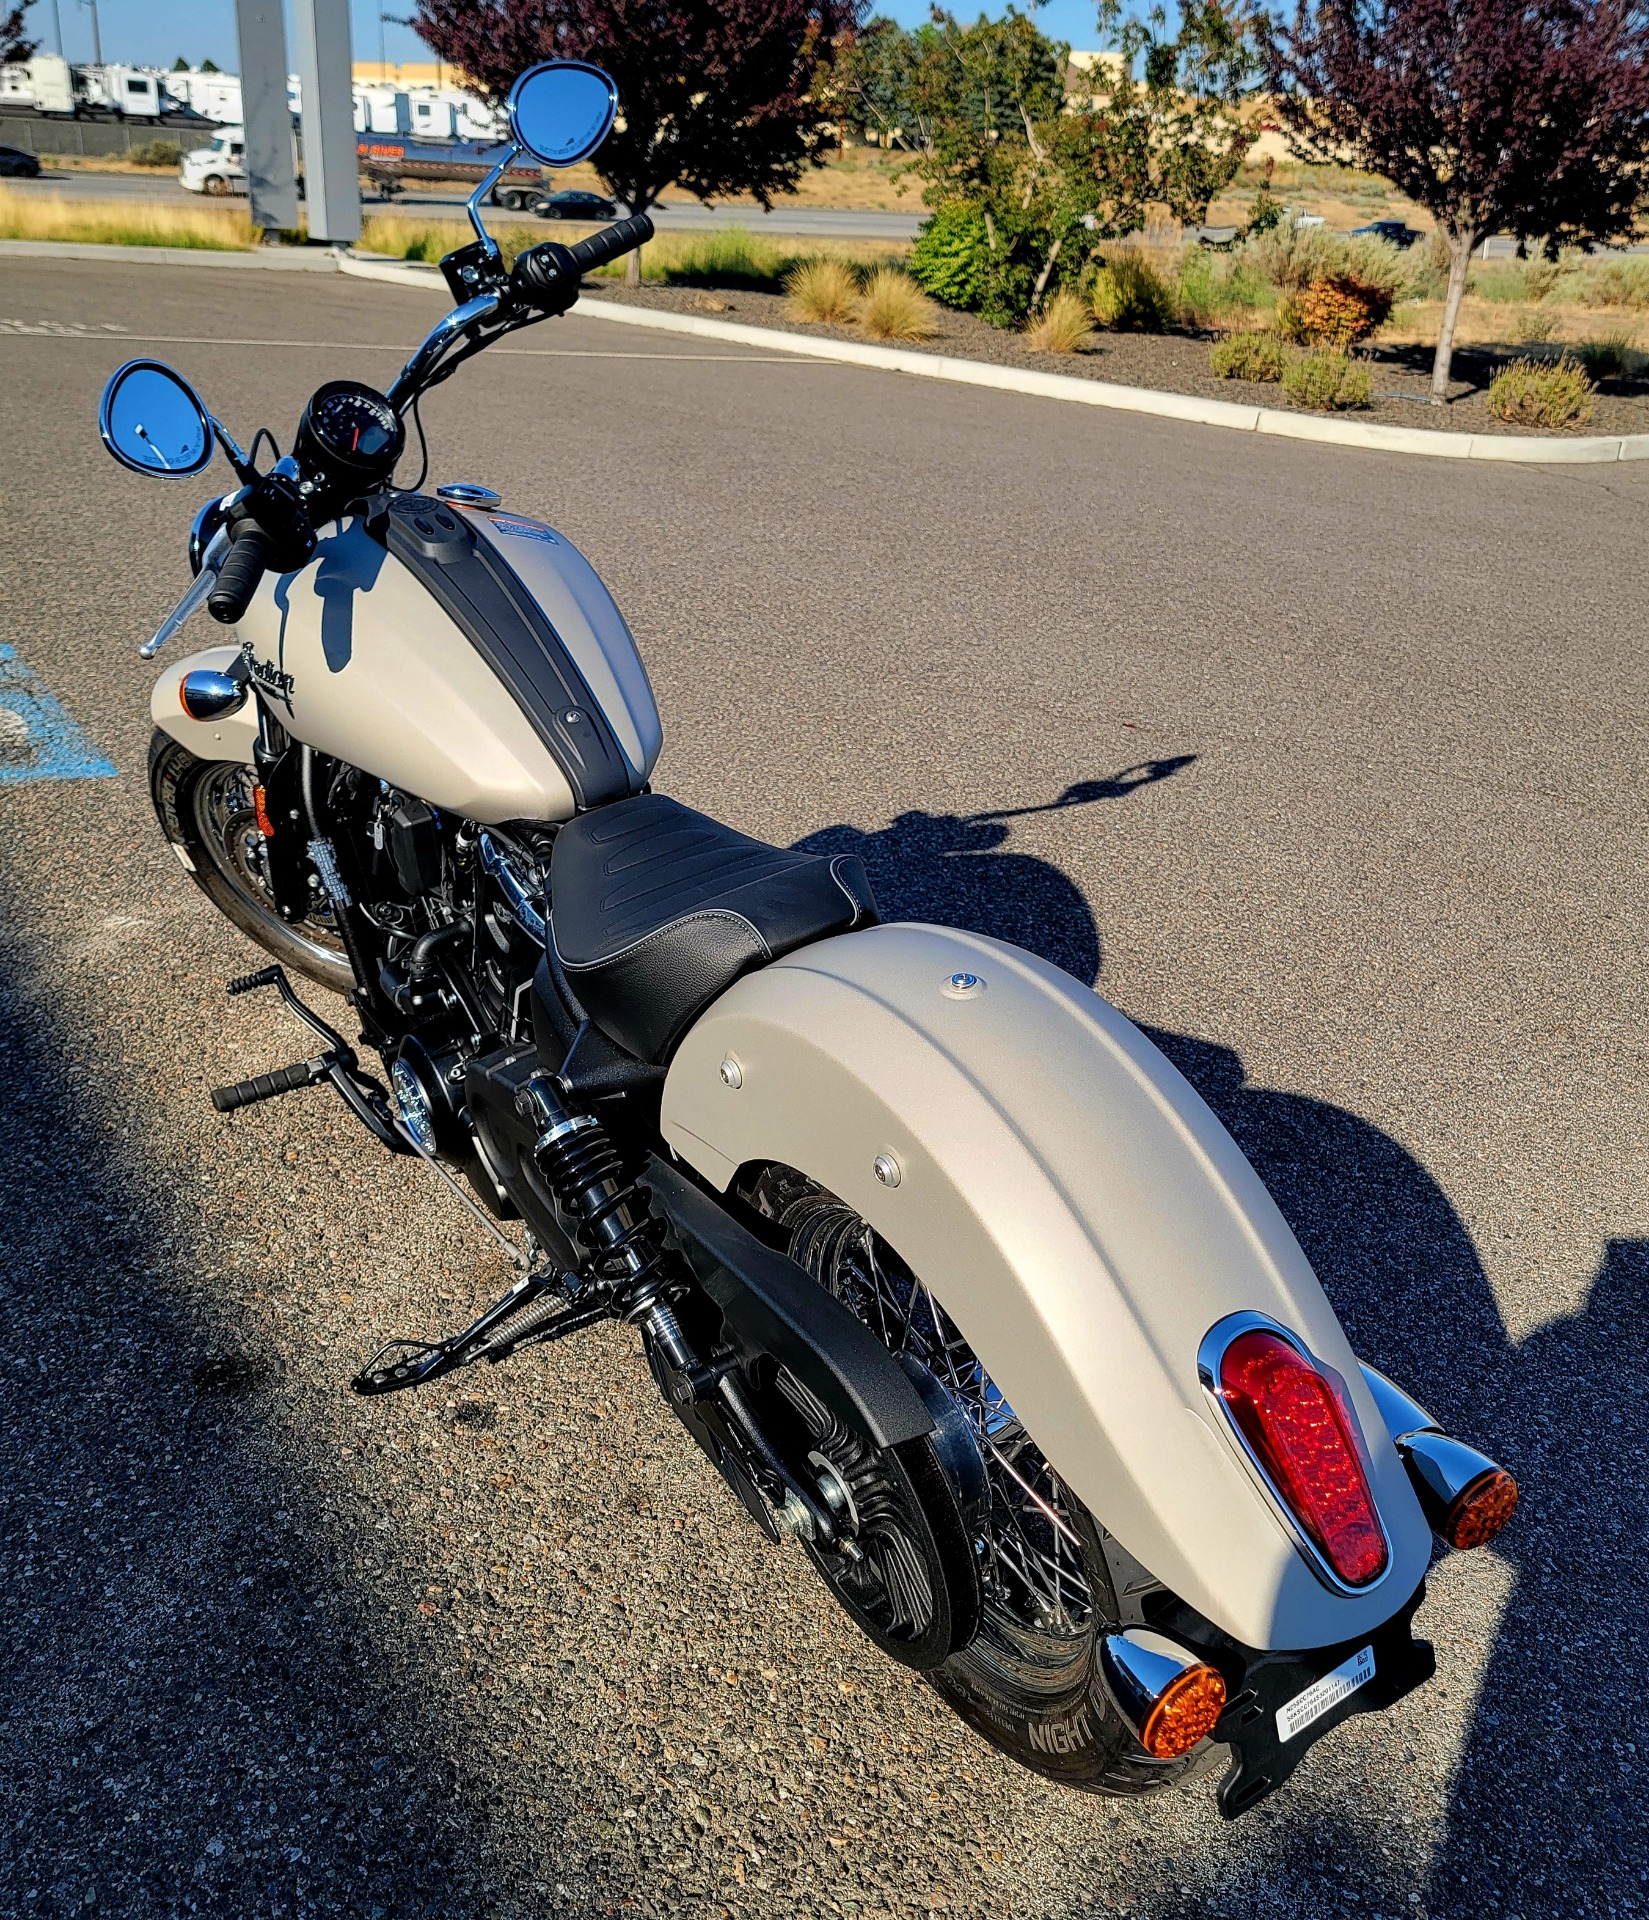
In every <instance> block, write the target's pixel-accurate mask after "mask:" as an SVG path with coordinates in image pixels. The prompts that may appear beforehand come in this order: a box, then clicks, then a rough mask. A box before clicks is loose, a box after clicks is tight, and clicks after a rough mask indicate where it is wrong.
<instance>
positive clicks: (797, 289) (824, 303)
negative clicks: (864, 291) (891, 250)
mask: <svg viewBox="0 0 1649 1920" xmlns="http://www.w3.org/2000/svg"><path fill="white" fill-rule="evenodd" d="M784 290H785V292H786V293H787V294H788V295H789V296H790V301H789V306H790V312H791V314H792V315H793V316H794V317H795V318H796V319H798V320H811V321H814V322H816V323H817V324H819V325H821V326H823V325H829V324H831V323H836V324H840V323H841V322H843V321H847V320H851V319H852V318H853V308H854V304H855V302H856V301H857V300H858V298H859V282H858V280H857V279H856V278H855V277H854V275H853V273H852V271H851V270H850V269H849V268H847V267H844V266H843V265H842V263H841V261H840V260H804V261H803V262H802V264H801V265H800V266H799V267H794V268H792V270H791V271H790V272H789V273H788V274H787V275H786V276H785V282H784Z"/></svg>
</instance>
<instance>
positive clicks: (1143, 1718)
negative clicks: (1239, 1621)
mask: <svg viewBox="0 0 1649 1920" xmlns="http://www.w3.org/2000/svg"><path fill="white" fill-rule="evenodd" d="M1099 1672H1100V1677H1101V1679H1103V1680H1104V1682H1105V1686H1106V1690H1107V1691H1108V1692H1109V1694H1110V1696H1111V1698H1112V1700H1113V1701H1114V1702H1115V1704H1116V1707H1117V1711H1118V1712H1119V1713H1120V1714H1121V1715H1122V1717H1123V1719H1125V1720H1126V1721H1127V1722H1128V1724H1129V1725H1130V1726H1131V1727H1132V1728H1133V1730H1134V1732H1135V1734H1136V1735H1137V1736H1138V1739H1139V1743H1140V1745H1141V1746H1142V1747H1143V1748H1144V1749H1145V1751H1146V1752H1147V1753H1148V1754H1150V1756H1151V1758H1152V1759H1153V1760H1177V1759H1178V1758H1179V1756H1180V1755H1181V1754H1182V1753H1189V1752H1190V1751H1191V1749H1192V1748H1193V1747H1194V1746H1195V1745H1196V1744H1197V1742H1198V1741H1199V1740H1204V1739H1206V1738H1207V1737H1208V1735H1209V1734H1211V1733H1212V1732H1213V1731H1214V1723H1215V1722H1216V1721H1217V1720H1218V1719H1219V1717H1220V1715H1221V1714H1222V1713H1223V1712H1224V1711H1225V1681H1224V1680H1223V1679H1222V1678H1221V1676H1220V1673H1219V1671H1218V1670H1217V1669H1216V1668H1214V1667H1211V1666H1209V1664H1208V1663H1207V1661H1206V1660H1199V1659H1198V1658H1197V1656H1196V1655H1195V1654H1194V1653H1193V1652H1192V1651H1191V1650H1190V1648H1189V1647H1183V1646H1181V1645H1180V1643H1179V1642H1178V1641H1177V1640H1171V1639H1170V1638H1169V1637H1168V1635H1167V1634H1165V1633H1153V1632H1152V1631H1151V1630H1150V1629H1149V1628H1148V1627H1129V1628H1127V1629H1125V1631H1123V1632H1121V1633H1108V1634H1106V1636H1105V1637H1104V1639H1103V1640H1101V1641H1100V1643H1099Z"/></svg>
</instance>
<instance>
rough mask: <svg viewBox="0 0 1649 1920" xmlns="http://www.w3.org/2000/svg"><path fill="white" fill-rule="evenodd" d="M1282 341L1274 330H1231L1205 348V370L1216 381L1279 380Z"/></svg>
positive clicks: (1281, 373)
mask: <svg viewBox="0 0 1649 1920" xmlns="http://www.w3.org/2000/svg"><path fill="white" fill-rule="evenodd" d="M1284 357H1285V356H1284V354H1283V343H1282V341H1281V340H1279V339H1278V338H1277V336H1276V334H1274V333H1233V334H1228V335H1227V336H1226V338H1225V339H1223V340H1218V341H1216V342H1215V343H1214V345H1213V346H1212V347H1210V348H1209V350H1208V370H1209V372H1210V373H1211V374H1213V376H1214V378H1215V379H1216V380H1280V379H1281V378H1282V377H1283V360H1284Z"/></svg>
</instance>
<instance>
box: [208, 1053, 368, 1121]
mask: <svg viewBox="0 0 1649 1920" xmlns="http://www.w3.org/2000/svg"><path fill="white" fill-rule="evenodd" d="M337 1064H338V1056H337V1055H336V1054H335V1053H318V1054H316V1056H315V1058H314V1059H313V1060H298V1061H295V1062H294V1063H293V1064H292V1065H291V1066H290V1067H277V1068H276V1069H275V1071H274V1072H273V1073H260V1074H257V1075H255V1076H254V1077H253V1078H252V1079H250V1080H237V1081H236V1082H235V1084H234V1085H233V1086H232V1087H214V1088H213V1089H212V1105H213V1106H214V1107H216V1108H217V1110H218V1112H219V1113H233V1112H234V1111H235V1109H236V1108H237V1107H250V1106H255V1105H256V1104H257V1102H258V1101H260V1100H278V1099H279V1098H280V1096H281V1095H282V1094H283V1093H296V1092H297V1090H298V1088H299V1087H312V1086H314V1085H315V1084H316V1082H317V1081H320V1080H325V1079H328V1078H329V1077H330V1076H331V1073H332V1069H333V1068H334V1067H335V1066H336V1065H337Z"/></svg>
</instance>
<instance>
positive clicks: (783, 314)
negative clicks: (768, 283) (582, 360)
mask: <svg viewBox="0 0 1649 1920" xmlns="http://www.w3.org/2000/svg"><path fill="white" fill-rule="evenodd" d="M589 286H590V291H591V292H592V293H595V294H598V296H599V298H601V299H603V300H613V301H618V302H622V303H623V304H624V305H626V306H637V307H654V308H658V309H660V310H661V311H663V312H666V313H695V314H705V315H709V316H711V317H714V318H719V319H727V320H736V321H739V322H740V323H742V324H743V325H746V326H757V327H782V328H784V329H785V330H786V331H787V332H790V333H801V334H818V335H821V336H822V337H823V338H825V339H828V340H865V339H866V338H867V337H868V336H867V335H866V334H865V332H864V329H863V328H862V327H854V326H845V327H844V326H819V325H813V324H810V323H808V322H806V321H798V320H796V319H794V318H793V317H792V315H791V313H790V309H789V303H788V301H787V300H786V299H785V297H784V296H783V295H782V294H773V293H755V292H746V291H744V290H742V289H740V290H738V291H726V290H721V291H716V292H707V291H701V290H699V289H696V288H690V287H658V286H643V287H628V286H624V285H623V284H621V283H619V282H616V281H610V280H595V281H592V282H590V283H589ZM1218 337H1219V336H1218V335H1217V334H1212V333H1193V332H1183V333H1168V334H1145V333H1098V332H1096V333H1095V334H1094V335H1093V336H1092V339H1091V341H1090V343H1089V344H1088V346H1086V347H1085V348H1082V349H1080V350H1079V351H1077V352H1075V353H1065V354H1052V353H1031V352H1029V351H1028V350H1027V349H1026V348H1025V347H1024V346H1023V345H1022V344H1021V342H1020V339H1019V336H1018V335H1017V334H1013V333H1008V332H1005V331H1003V330H1002V329H1001V328H999V327H993V326H990V325H988V324H987V323H986V322H985V321H983V320H980V319H978V318H977V317H976V316H975V315H973V314H971V313H953V312H951V311H949V310H947V309H944V308H941V309H939V317H938V331H937V333H935V335H934V336H933V338H932V339H931V340H925V341H913V340H900V341H889V342H885V343H880V344H886V345H890V346H898V347H899V348H901V349H902V350H905V351H908V352H913V353H935V354H946V355H950V356H952V357H954V358H958V359H967V360H984V361H989V362H991V363H992V364H993V365H996V366H1002V367H1025V368H1034V369H1035V370H1036V371H1038V372H1040V373H1064V374H1073V375H1075V376H1076V377H1077V378H1079V379H1087V380H1108V381H1114V382H1115V383H1116V384H1117V385H1119V386H1125V387H1155V388H1158V389H1160V390H1162V391H1165V392H1168V393H1189V394H1198V395H1202V396H1205V397H1206V398H1208V399H1211V400H1230V401H1234V402H1236V403H1238V404H1239V405H1248V406H1261V407H1275V408H1278V409H1279V410H1281V411H1285V412H1291V413H1292V412H1299V411H1303V409H1300V408H1296V407H1295V406H1294V405H1293V404H1292V403H1291V402H1290V400H1289V399H1288V396H1287V395H1286V394H1285V393H1284V392H1283V390H1282V388H1281V387H1279V386H1275V385H1271V384H1260V383H1256V382H1253V381H1247V380H1217V379H1215V377H1214V376H1213V374H1212V373H1210V372H1209V370H1208V349H1209V346H1210V344H1211V343H1212V342H1213V341H1214V340H1215V339H1217V338H1218ZM1520 351H1526V350H1518V349H1507V350H1506V351H1505V352H1504V353H1500V354H1493V353H1489V352H1485V351H1482V350H1480V349H1475V348H1461V349H1459V350H1458V351H1457V352H1456V354H1455V357H1454V372H1455V378H1454V379H1453V380H1452V381H1451V382H1450V384H1449V402H1448V405H1447V406H1446V407H1443V408H1440V409H1434V408H1431V407H1429V406H1427V405H1425V404H1424V403H1425V399H1426V395H1427V393H1428V392H1429V390H1430V386H1431V349H1430V348H1429V347H1415V346H1399V347H1385V348H1380V347H1376V348H1374V349H1372V350H1371V351H1370V353H1369V356H1368V357H1369V358H1370V359H1371V360H1372V362H1373V365H1374V404H1373V405H1372V406H1370V407H1366V408H1362V409H1360V410H1359V411H1357V412H1355V413H1351V414H1347V415H1345V416H1344V417H1345V418H1347V419H1351V420H1368V421H1374V422H1378V423H1379V424H1380V425H1382V426H1401V427H1430V428H1432V429H1434V430H1436V431H1439V432H1443V433H1512V434H1523V433H1527V432H1528V429H1527V428H1526V427H1519V426H1511V425H1508V424H1507V423H1506V422H1504V421H1501V420H1497V419H1496V418H1495V417H1494V415H1493V414H1492V413H1490V411H1489V409H1488V404H1487V401H1486V398H1485V396H1486V394H1487V391H1488V385H1489V381H1490V380H1491V378H1492V377H1493V376H1494V374H1495V373H1496V372H1497V371H1498V369H1499V368H1500V367H1501V366H1503V365H1504V364H1505V363H1506V362H1507V361H1509V360H1513V359H1516V358H1518V357H1519V353H1520ZM1565 431H1567V432H1568V433H1570V434H1577V433H1578V434H1616V433H1649V378H1646V377H1644V376H1641V375H1640V376H1639V377H1638V378H1637V379H1635V380H1616V381H1607V382H1605V383H1603V384H1602V385H1601V386H1600V387H1599V389H1598V393H1597V398H1596V401H1595V403H1594V411H1593V414H1592V418H1591V420H1590V421H1589V422H1588V423H1587V424H1586V425H1585V426H1583V427H1574V428H1569V429H1566V430H1565Z"/></svg>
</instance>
